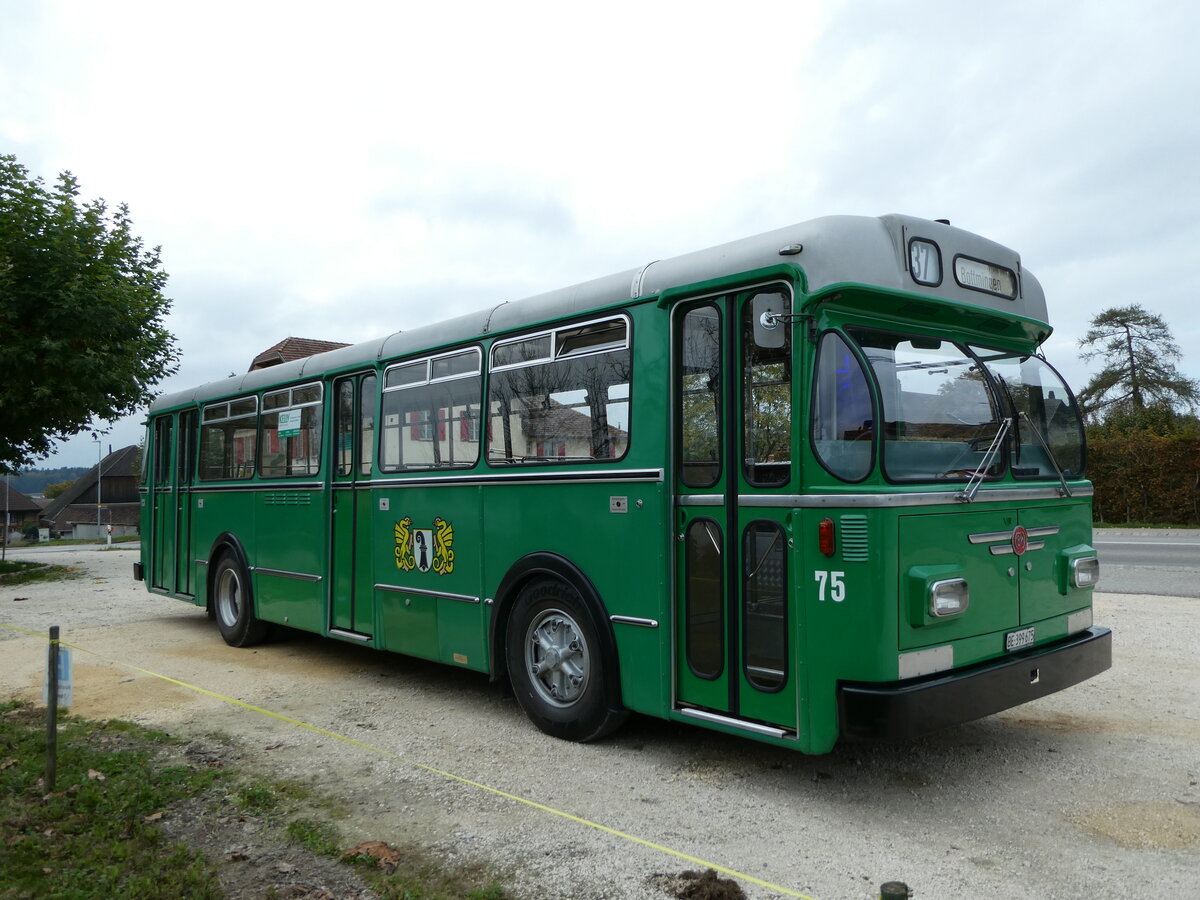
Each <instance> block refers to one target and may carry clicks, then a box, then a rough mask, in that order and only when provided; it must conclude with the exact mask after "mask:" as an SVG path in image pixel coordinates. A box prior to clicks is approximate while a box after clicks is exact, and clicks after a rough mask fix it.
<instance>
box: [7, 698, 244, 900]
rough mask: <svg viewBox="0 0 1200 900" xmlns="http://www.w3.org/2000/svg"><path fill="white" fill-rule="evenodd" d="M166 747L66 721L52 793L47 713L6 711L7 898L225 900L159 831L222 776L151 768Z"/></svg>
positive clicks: (107, 727) (194, 856)
mask: <svg viewBox="0 0 1200 900" xmlns="http://www.w3.org/2000/svg"><path fill="white" fill-rule="evenodd" d="M166 739H167V738H166V737H165V736H164V735H160V734H156V733H155V732H132V731H130V730H129V729H128V728H126V727H125V726H121V725H118V724H105V723H99V724H97V723H91V722H84V721H81V720H76V719H72V718H69V717H65V718H64V719H63V720H62V722H61V723H60V725H59V735H58V746H59V753H58V763H57V778H56V779H55V790H54V791H53V792H51V793H47V792H46V785H45V783H44V780H43V776H44V774H45V750H44V743H45V712H44V710H36V709H33V708H32V707H29V706H24V705H18V704H12V703H9V704H4V705H0V767H2V768H3V771H0V873H2V874H0V898H3V900H17V898H22V900H23V898H27V897H28V898H33V897H64V898H65V897H70V898H80V900H87V898H100V897H128V898H152V897H168V896H175V897H187V898H196V900H207V898H219V897H222V896H223V895H222V893H221V890H220V884H219V882H218V881H217V879H216V876H215V874H214V872H213V870H212V869H211V868H210V867H209V866H208V865H207V864H206V863H205V861H204V859H203V857H202V856H201V855H200V854H199V853H198V852H196V851H193V850H190V849H188V848H187V847H185V846H183V845H180V844H172V843H170V842H169V841H166V840H164V839H163V836H162V833H161V832H160V831H159V830H158V829H157V828H156V827H154V825H153V821H154V819H153V817H154V816H155V814H156V813H159V812H161V811H162V810H163V809H164V808H165V807H167V806H169V805H170V804H172V803H174V802H177V801H180V800H182V799H184V798H185V797H187V796H189V795H190V794H191V793H193V792H195V791H202V790H205V789H207V788H208V787H210V786H211V785H212V782H213V780H214V778H216V777H217V773H215V772H213V771H203V770H201V771H196V770H192V769H188V768H186V767H180V766H164V767H155V766H153V765H152V763H151V760H152V758H153V757H154V756H155V755H156V749H157V747H158V746H159V745H160V744H161V742H162V741H164V740H166Z"/></svg>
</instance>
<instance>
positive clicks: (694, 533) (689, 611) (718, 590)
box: [684, 518, 725, 680]
mask: <svg viewBox="0 0 1200 900" xmlns="http://www.w3.org/2000/svg"><path fill="white" fill-rule="evenodd" d="M722 546H723V544H722V537H721V527H720V526H719V525H718V524H717V523H716V522H715V521H713V520H712V519H708V518H702V519H693V520H692V522H691V523H690V524H689V525H688V529H687V539H686V542H685V552H686V554H687V559H686V567H685V571H686V573H687V574H686V576H685V577H686V586H685V589H684V636H685V640H684V644H685V654H686V657H687V662H688V666H689V667H690V668H691V670H692V672H693V673H694V674H695V675H696V676H698V677H699V678H704V679H706V680H712V679H714V678H719V677H720V675H721V673H722V672H723V671H724V669H725V614H724V609H725V604H724V592H725V591H724V585H723V579H724V573H723V568H722V556H723V554H722V552H721V548H722Z"/></svg>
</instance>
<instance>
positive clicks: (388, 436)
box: [362, 348, 483, 472]
mask: <svg viewBox="0 0 1200 900" xmlns="http://www.w3.org/2000/svg"><path fill="white" fill-rule="evenodd" d="M481 359H482V355H481V353H480V351H479V350H478V349H477V348H471V349H469V350H462V351H455V352H454V353H448V354H443V355H441V356H435V357H429V358H426V359H421V360H416V361H413V362H406V363H402V364H400V365H397V366H392V367H391V368H389V369H388V370H387V371H386V372H385V373H384V382H383V410H382V414H381V417H382V420H383V442H382V447H381V450H380V453H381V456H380V468H382V469H383V471H385V472H399V471H404V470H410V469H449V468H462V467H466V466H473V465H475V463H476V461H477V460H478V459H479V425H478V412H479V401H480V396H481V393H482V390H483V385H482V379H481V376H480V371H481V368H480V367H481ZM363 402H364V404H365V403H366V400H365V399H364V401H363ZM364 409H365V406H364ZM362 428H363V430H364V436H365V432H366V431H367V430H368V429H370V430H371V431H373V430H374V421H373V418H372V419H371V420H370V421H364V423H363V425H362Z"/></svg>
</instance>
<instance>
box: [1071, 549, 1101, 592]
mask: <svg viewBox="0 0 1200 900" xmlns="http://www.w3.org/2000/svg"><path fill="white" fill-rule="evenodd" d="M1099 580H1100V560H1098V559H1097V558H1096V557H1094V556H1085V557H1084V558H1083V559H1073V560H1071V586H1072V587H1077V588H1089V587H1095V585H1096V582H1097V581H1099Z"/></svg>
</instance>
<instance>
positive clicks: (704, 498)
mask: <svg viewBox="0 0 1200 900" xmlns="http://www.w3.org/2000/svg"><path fill="white" fill-rule="evenodd" d="M675 505H676V506H724V505H725V495H724V494H680V495H679V496H678V497H676V498H675Z"/></svg>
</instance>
